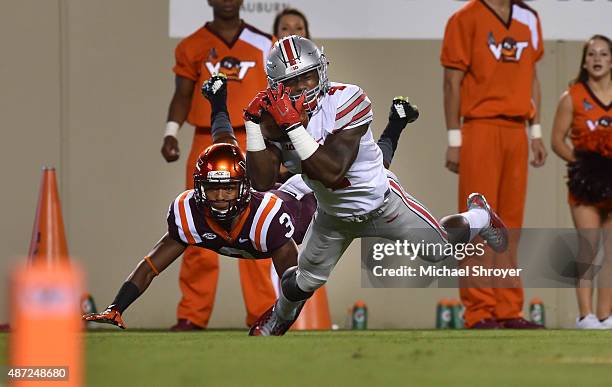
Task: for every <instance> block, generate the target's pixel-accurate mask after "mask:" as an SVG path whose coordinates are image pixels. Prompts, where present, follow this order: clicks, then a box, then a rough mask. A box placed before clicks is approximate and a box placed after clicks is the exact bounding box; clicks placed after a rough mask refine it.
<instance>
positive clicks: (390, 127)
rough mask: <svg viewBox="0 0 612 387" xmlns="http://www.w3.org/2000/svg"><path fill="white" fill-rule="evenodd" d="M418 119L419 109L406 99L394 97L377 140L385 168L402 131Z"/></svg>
mask: <svg viewBox="0 0 612 387" xmlns="http://www.w3.org/2000/svg"><path fill="white" fill-rule="evenodd" d="M417 118H419V108H418V107H417V106H416V105H413V104H411V103H410V101H408V97H402V96H399V97H394V98H393V101H392V102H391V110H390V111H389V122H388V123H387V126H386V127H385V130H384V131H383V132H382V134H381V135H380V138H379V139H378V147H379V148H380V150H381V151H382V154H383V163H384V164H385V168H389V166H390V165H391V161H392V160H393V156H394V154H395V149H397V143H398V142H399V138H400V135H401V134H402V131H403V130H404V128H405V127H406V125H408V124H409V123H411V122H414V121H416V120H417Z"/></svg>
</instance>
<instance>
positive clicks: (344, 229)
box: [245, 36, 508, 336]
mask: <svg viewBox="0 0 612 387" xmlns="http://www.w3.org/2000/svg"><path fill="white" fill-rule="evenodd" d="M327 65H328V63H327V60H326V58H325V55H323V53H322V52H321V51H320V50H319V48H318V47H317V46H316V45H315V44H314V43H313V42H311V41H310V40H308V39H306V38H302V37H298V36H289V37H286V38H283V39H281V40H279V41H278V42H277V43H276V44H275V45H274V47H273V48H272V50H271V52H270V55H269V57H268V61H267V64H266V73H267V76H268V84H269V88H268V89H267V90H266V91H265V92H260V93H259V94H258V95H257V96H256V97H255V98H254V99H253V101H252V102H251V103H250V104H249V106H248V107H247V109H246V110H245V121H246V122H245V124H246V129H247V160H248V161H247V168H248V172H249V176H250V177H251V181H252V184H253V187H255V188H256V189H258V190H262V191H263V190H268V189H270V188H272V186H273V185H274V182H275V181H276V175H277V171H278V169H279V165H280V163H281V162H282V163H283V164H284V165H285V166H286V167H287V168H288V169H289V170H290V171H291V172H293V173H301V174H302V176H303V178H304V181H305V182H306V184H307V185H308V186H309V187H310V188H311V189H312V190H313V191H314V193H315V196H316V199H317V203H318V205H317V212H316V216H315V218H314V219H313V222H312V223H311V225H310V228H309V230H308V232H307V233H306V236H305V238H304V244H303V248H302V250H301V252H300V254H299V257H298V265H297V266H296V267H294V268H290V269H288V270H287V271H286V272H285V273H284V274H283V277H282V279H281V292H280V295H279V299H278V300H277V302H276V303H275V304H274V305H273V306H272V307H270V309H269V310H268V311H267V312H266V313H264V314H263V315H262V316H261V317H260V318H259V319H258V321H257V322H256V323H255V325H254V326H253V327H252V328H251V334H253V335H263V336H266V335H282V334H284V333H285V332H286V331H287V330H288V329H289V327H290V326H291V324H292V323H293V322H294V321H295V319H296V317H297V313H298V312H299V309H300V307H301V305H303V303H304V300H306V299H308V297H310V296H311V295H312V294H313V292H314V291H315V290H316V289H317V288H319V287H320V286H322V285H323V284H325V282H326V281H327V279H328V277H329V275H330V273H331V272H332V270H333V268H334V266H335V265H336V263H337V262H338V260H339V259H340V256H341V255H342V253H343V252H344V251H345V250H346V248H347V247H348V245H349V244H350V243H351V241H352V240H353V239H355V238H359V237H366V236H370V237H384V238H387V239H391V240H407V241H412V242H415V243H419V242H426V243H440V244H446V243H452V244H454V243H467V242H469V241H470V240H471V239H473V238H474V237H475V236H476V235H478V234H480V235H481V236H482V237H483V239H484V240H485V241H486V242H487V243H488V244H489V246H490V247H491V248H493V249H494V250H496V251H503V250H505V249H506V247H507V243H508V241H507V230H506V228H505V226H504V225H503V222H502V221H501V219H499V217H498V216H497V215H496V214H495V213H494V212H493V211H492V210H491V208H490V206H489V205H488V204H487V202H486V200H485V198H484V196H482V195H480V194H477V193H475V194H472V195H470V197H469V198H468V199H467V200H468V209H469V210H468V211H467V212H465V213H462V214H456V215H451V216H447V217H445V218H444V219H442V221H441V222H440V223H438V221H437V220H436V219H435V218H434V217H433V216H432V215H431V214H430V213H429V211H428V210H427V209H426V208H425V207H424V206H423V205H422V204H421V203H419V202H418V201H417V200H416V199H414V198H413V197H412V196H410V195H409V194H408V193H406V192H405V191H404V189H403V188H402V187H401V185H400V183H399V182H398V181H397V179H396V178H395V176H394V175H393V174H391V173H388V172H387V171H386V170H385V169H384V167H383V157H382V154H381V151H380V148H379V147H378V146H376V143H375V142H374V139H373V136H372V131H371V130H370V123H371V122H372V116H373V114H372V110H371V106H370V100H369V99H368V97H367V96H366V94H365V93H364V91H363V90H361V88H359V87H358V86H355V85H350V84H342V83H334V82H330V81H329V80H328V77H327ZM304 110H306V111H307V112H308V122H307V123H303V122H302V113H303V111H304ZM263 111H267V112H268V113H269V114H270V115H271V116H272V117H273V119H274V121H275V123H276V124H277V125H278V126H279V127H280V129H282V130H283V131H284V132H285V134H286V136H284V138H281V139H276V141H274V142H273V141H269V139H268V141H266V139H264V137H263V135H262V131H261V128H260V126H259V125H258V122H259V121H260V119H261V114H262V113H263ZM304 125H306V127H304ZM434 250H436V251H439V249H434ZM421 258H423V259H426V260H429V261H432V262H437V261H440V260H442V259H444V258H446V257H445V256H441V255H436V254H435V252H434V253H433V254H432V255H429V256H422V257H421Z"/></svg>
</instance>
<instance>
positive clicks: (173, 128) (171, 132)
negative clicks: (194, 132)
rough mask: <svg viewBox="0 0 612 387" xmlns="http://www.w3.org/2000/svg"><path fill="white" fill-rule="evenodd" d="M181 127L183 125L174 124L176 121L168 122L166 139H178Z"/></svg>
mask: <svg viewBox="0 0 612 387" xmlns="http://www.w3.org/2000/svg"><path fill="white" fill-rule="evenodd" d="M180 127H181V125H180V124H179V123H178V122H174V121H168V122H166V131H165V132H164V137H166V136H172V137H176V135H177V133H178V131H179V128H180Z"/></svg>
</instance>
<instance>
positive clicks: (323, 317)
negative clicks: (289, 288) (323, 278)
mask: <svg viewBox="0 0 612 387" xmlns="http://www.w3.org/2000/svg"><path fill="white" fill-rule="evenodd" d="M291 329H293V330H300V331H301V330H326V329H331V318H330V316H329V304H328V303H327V290H325V286H322V287H320V288H319V289H317V290H316V291H315V292H314V294H313V295H312V297H310V298H309V299H308V301H306V304H305V305H304V308H303V309H302V313H300V317H298V319H297V320H296V322H295V323H294V324H293V326H292V327H291Z"/></svg>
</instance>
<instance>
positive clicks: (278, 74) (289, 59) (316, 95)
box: [266, 35, 329, 113]
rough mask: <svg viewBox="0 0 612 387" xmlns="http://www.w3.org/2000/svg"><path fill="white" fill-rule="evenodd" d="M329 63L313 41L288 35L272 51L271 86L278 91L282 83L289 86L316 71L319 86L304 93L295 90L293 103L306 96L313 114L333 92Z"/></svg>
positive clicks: (268, 71) (306, 106) (270, 57)
mask: <svg viewBox="0 0 612 387" xmlns="http://www.w3.org/2000/svg"><path fill="white" fill-rule="evenodd" d="M327 64H328V62H327V59H326V58H325V55H324V54H323V52H322V51H321V50H319V48H318V47H317V46H316V44H314V43H313V42H312V41H310V40H308V39H306V38H303V37H301V36H297V35H291V36H287V37H286V38H283V39H281V40H279V41H278V42H276V43H275V44H274V46H273V47H272V50H270V55H269V56H268V62H267V63H266V74H267V75H268V85H269V86H270V88H272V89H276V88H277V87H278V84H279V83H281V82H282V83H283V84H285V85H287V82H291V81H292V80H295V78H296V77H299V76H302V75H305V74H307V73H309V72H311V71H314V70H316V75H317V76H318V82H316V83H317V85H316V86H314V87H312V88H310V89H308V90H303V91H300V90H291V99H292V100H293V101H295V100H297V99H298V98H299V97H300V95H301V94H302V93H306V101H305V102H304V106H305V108H306V110H307V111H309V112H311V113H312V112H314V111H316V110H317V108H318V101H319V100H320V99H321V98H323V96H324V95H325V93H326V92H327V90H328V89H329V80H328V78H327ZM292 89H293V88H292Z"/></svg>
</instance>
